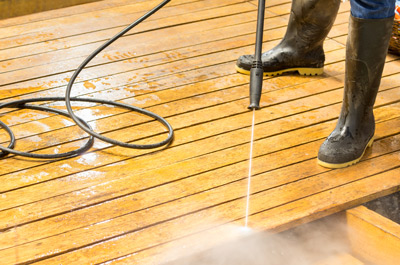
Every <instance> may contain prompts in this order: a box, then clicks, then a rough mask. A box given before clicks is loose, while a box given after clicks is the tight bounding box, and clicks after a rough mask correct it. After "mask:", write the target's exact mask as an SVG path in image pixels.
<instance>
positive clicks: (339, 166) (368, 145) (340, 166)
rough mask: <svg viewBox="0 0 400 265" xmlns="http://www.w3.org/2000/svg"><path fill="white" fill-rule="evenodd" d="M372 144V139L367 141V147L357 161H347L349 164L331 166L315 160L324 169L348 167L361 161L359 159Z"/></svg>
mask: <svg viewBox="0 0 400 265" xmlns="http://www.w3.org/2000/svg"><path fill="white" fill-rule="evenodd" d="M373 142H374V137H372V138H371V140H369V142H368V144H367V146H366V147H365V149H364V151H363V153H362V154H361V156H360V157H359V158H357V159H354V160H352V161H349V162H346V163H342V164H332V163H327V162H324V161H321V160H319V159H317V161H318V165H320V166H323V167H326V168H333V169H336V168H344V167H348V166H351V165H354V164H356V163H358V162H359V161H360V160H361V158H362V157H363V156H364V154H365V151H366V150H367V148H369V147H371V146H372V143H373Z"/></svg>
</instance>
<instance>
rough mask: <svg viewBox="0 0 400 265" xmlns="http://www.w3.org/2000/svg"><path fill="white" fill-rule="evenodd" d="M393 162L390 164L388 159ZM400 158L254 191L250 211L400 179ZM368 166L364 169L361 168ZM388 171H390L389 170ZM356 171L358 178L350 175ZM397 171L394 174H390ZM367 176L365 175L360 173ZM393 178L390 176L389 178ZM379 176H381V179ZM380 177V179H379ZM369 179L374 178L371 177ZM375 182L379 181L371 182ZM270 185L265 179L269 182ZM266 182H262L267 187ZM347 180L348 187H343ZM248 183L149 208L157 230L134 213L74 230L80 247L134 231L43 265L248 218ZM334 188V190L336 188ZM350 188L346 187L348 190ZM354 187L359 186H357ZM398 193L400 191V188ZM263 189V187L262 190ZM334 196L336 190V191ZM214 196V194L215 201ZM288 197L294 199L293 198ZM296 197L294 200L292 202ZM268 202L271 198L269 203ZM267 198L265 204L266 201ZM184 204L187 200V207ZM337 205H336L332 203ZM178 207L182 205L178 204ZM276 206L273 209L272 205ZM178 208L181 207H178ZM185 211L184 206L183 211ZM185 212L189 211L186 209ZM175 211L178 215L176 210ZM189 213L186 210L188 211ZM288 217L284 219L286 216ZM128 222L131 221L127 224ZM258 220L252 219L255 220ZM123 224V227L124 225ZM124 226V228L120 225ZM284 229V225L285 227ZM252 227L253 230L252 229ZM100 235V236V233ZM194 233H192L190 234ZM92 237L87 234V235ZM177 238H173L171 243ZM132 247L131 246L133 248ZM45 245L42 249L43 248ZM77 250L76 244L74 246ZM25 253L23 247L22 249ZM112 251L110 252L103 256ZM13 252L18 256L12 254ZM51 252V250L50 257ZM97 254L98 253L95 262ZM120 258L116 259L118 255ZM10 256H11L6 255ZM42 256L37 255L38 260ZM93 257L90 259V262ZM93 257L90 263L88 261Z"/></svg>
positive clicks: (51, 241) (56, 247) (59, 244)
mask: <svg viewBox="0 0 400 265" xmlns="http://www.w3.org/2000/svg"><path fill="white" fill-rule="evenodd" d="M388 158H389V159H388ZM396 159H398V152H397V153H395V154H391V155H388V156H387V157H381V158H380V159H377V160H376V161H377V162H378V161H379V162H378V163H376V164H374V163H370V164H366V163H361V164H358V165H359V166H355V167H350V168H347V169H346V170H345V171H347V172H346V173H348V174H346V177H342V178H340V177H339V176H343V174H342V173H343V171H342V172H340V171H338V170H337V171H329V172H326V173H325V174H321V175H318V176H317V177H316V178H306V179H304V180H301V181H298V182H296V183H290V184H287V185H285V186H282V187H278V188H277V189H276V194H275V193H274V192H272V191H271V190H269V191H268V192H261V193H260V192H258V191H257V190H253V191H252V192H254V194H253V196H252V205H251V210H250V212H251V213H252V214H253V213H258V212H260V211H262V209H268V208H270V207H271V208H272V209H276V206H273V205H279V204H284V205H286V204H287V201H288V200H289V201H296V199H295V198H296V197H297V198H304V197H305V196H307V194H308V193H309V192H311V194H318V193H320V192H321V191H320V189H322V191H323V190H326V189H332V188H333V187H336V186H337V185H339V186H337V187H338V188H337V189H340V186H341V185H344V184H346V183H349V182H352V180H353V181H354V180H357V179H359V178H364V175H363V174H364V172H368V174H369V176H373V175H374V174H375V172H379V171H380V170H383V172H385V171H387V170H390V168H393V167H394V168H395V169H394V171H395V172H396V174H398V171H399V169H398V168H397V169H396V166H394V165H393V161H395V160H396ZM360 165H362V166H360ZM377 165H379V167H382V168H380V169H378V168H377ZM385 167H387V168H386V169H384V168H385ZM350 172H353V173H350ZM388 172H391V171H388ZM360 173H361V174H360ZM383 174H387V173H383ZM377 176H379V175H377ZM377 178H378V177H377ZM367 179H368V178H367ZM371 179H373V177H371ZM263 180H265V179H263ZM263 180H261V181H260V182H261V183H263ZM344 180H345V182H343V181H344ZM308 182H315V184H313V185H309V184H306V183H308ZM360 182H361V183H362V182H363V181H362V180H361V181H360ZM245 183H246V181H245V180H244V181H242V183H240V182H239V183H235V184H236V185H235V186H237V188H234V189H232V187H230V186H223V187H222V188H223V189H226V191H223V193H221V191H218V189H217V190H215V189H214V190H212V191H210V192H203V193H199V194H196V195H194V196H191V197H185V198H183V199H181V200H178V201H176V202H174V203H172V202H171V203H168V204H166V205H160V207H153V208H150V209H147V211H145V213H143V214H148V216H151V217H152V218H161V219H162V220H170V221H168V222H162V223H161V224H160V223H158V222H157V221H156V220H154V222H155V223H157V225H155V226H150V227H148V228H144V229H139V227H135V226H136V225H135V224H134V223H135V222H132V220H141V221H140V223H142V222H143V221H145V220H149V219H148V218H144V215H143V216H142V215H140V212H136V213H134V216H124V217H121V218H118V219H113V220H110V221H108V222H103V223H99V224H96V225H93V226H91V227H89V228H87V229H82V230H80V229H78V230H74V231H71V233H70V234H63V235H62V238H63V239H66V238H74V239H75V240H74V242H75V243H76V242H77V240H78V238H82V240H84V242H86V243H88V241H87V235H89V234H90V235H93V234H95V235H96V236H100V237H101V238H102V239H104V234H99V233H101V232H106V231H107V230H106V229H101V228H100V227H108V229H109V230H108V231H109V232H110V230H113V231H117V233H118V231H121V230H122V231H129V233H124V234H122V235H118V237H117V238H118V240H113V238H110V240H108V241H103V242H99V241H95V242H93V244H94V245H92V244H90V245H89V246H88V247H86V248H83V249H78V250H76V251H71V252H70V251H68V253H66V254H65V255H62V256H57V257H55V258H53V259H48V260H47V259H46V260H44V261H43V262H42V263H44V264H51V262H53V263H54V262H57V263H63V262H65V261H67V260H68V261H69V262H76V261H78V260H79V262H81V263H82V264H86V263H87V262H89V259H90V262H102V261H105V260H104V258H107V257H109V256H113V255H115V254H117V255H124V254H129V253H131V252H130V251H132V250H134V249H145V248H148V247H150V246H152V245H153V246H154V245H157V244H159V243H162V242H168V241H169V240H171V239H173V238H179V237H180V236H183V235H187V234H188V233H193V232H195V231H197V232H200V231H202V230H204V229H209V228H212V227H213V226H215V225H216V224H218V223H220V224H222V222H226V221H227V220H236V219H237V218H242V217H243V214H244V210H245V209H244V206H245V203H244V202H245V198H244V195H245V192H246V190H245V188H246V185H245ZM257 183H258V182H256V183H255V185H254V187H255V188H256V187H260V188H261V187H265V186H264V183H263V184H262V185H257ZM395 183H396V185H399V183H400V182H399V179H398V178H396V179H395ZM331 185H333V186H331ZM344 186H346V185H344ZM352 186H359V185H355V184H352ZM396 188H397V189H398V187H396ZM261 189H263V188H261ZM287 189H290V190H292V189H294V190H293V191H295V190H296V191H298V192H292V193H290V194H288V193H286V192H285V190H287ZM331 192H332V190H331ZM209 194H214V195H213V196H211V195H209ZM221 194H224V195H225V196H228V195H229V196H239V197H238V199H236V200H234V201H231V200H229V199H228V197H225V196H224V198H221V196H220V195H221ZM286 196H289V197H290V199H289V198H288V197H286ZM292 196H294V197H293V198H292ZM267 197H268V198H269V199H267ZM261 198H263V199H261ZM207 200H210V201H212V202H213V203H212V204H211V205H214V206H213V207H211V208H210V207H206V208H205V209H204V210H203V211H195V212H193V213H192V214H190V215H183V216H181V217H179V218H178V220H175V219H169V218H168V217H164V215H165V214H171V213H172V212H173V213H178V212H179V211H180V210H182V209H183V208H186V207H189V206H191V205H193V204H199V203H200V204H202V203H204V205H210V203H207ZM219 200H223V202H224V203H223V204H219V203H218V201H219ZM184 201H186V202H185V203H184ZM329 203H330V204H331V202H329ZM175 204H176V205H175ZM270 204H272V205H270ZM177 205H180V206H179V207H177ZM183 206H184V207H183ZM164 207H166V208H167V209H168V210H165V212H164V211H158V209H159V208H164ZM182 207H183V208H182ZM172 209H173V210H172ZM183 211H184V209H183ZM301 214H304V212H301ZM281 216H282V215H281ZM124 218H126V220H123V219H124ZM252 218H253V217H252V216H251V218H250V220H252ZM119 221H120V222H119ZM116 222H118V223H116ZM280 224H282V222H280ZM121 225H127V226H129V227H130V228H128V229H123V228H121ZM250 227H252V226H250ZM94 231H96V232H94ZM155 231H158V232H157V235H155V234H154V233H155ZM189 231H190V232H189ZM85 233H87V235H85ZM155 237H156V238H158V240H155ZM171 237H172V238H171ZM128 242H129V244H128ZM40 243H41V244H40ZM72 243H73V242H70V243H68V242H67V241H66V240H60V239H58V237H55V238H46V239H44V240H43V241H41V242H40V241H39V242H33V243H32V244H34V246H35V248H34V247H32V246H31V245H30V244H27V245H24V246H23V251H22V249H21V253H23V255H24V256H23V255H22V254H21V255H19V257H18V258H19V262H22V261H24V260H25V259H29V258H28V256H31V255H33V257H34V256H35V254H30V253H32V252H33V253H38V254H39V253H44V251H45V250H44V249H41V247H42V246H43V247H44V248H45V249H46V248H48V246H52V247H51V249H52V250H53V251H51V253H53V254H54V253H63V248H65V247H66V246H67V245H71V244H72ZM71 246H72V245H71ZM21 248H22V247H21ZM105 249H107V251H102V250H105ZM11 251H12V252H11ZM48 251H50V250H49V249H48V250H47V252H48ZM11 253H15V250H5V251H2V255H1V256H3V257H7V259H9V257H10V256H12V254H11ZM91 253H92V254H91ZM94 253H97V254H96V255H95V256H96V257H93V256H94V255H93V254H94ZM114 253H115V254H114ZM6 254H7V255H6ZM38 254H36V256H37V255H38ZM89 257H90V258H89ZM88 258H89V259H88Z"/></svg>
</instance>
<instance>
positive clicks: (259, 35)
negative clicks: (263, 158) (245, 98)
mask: <svg viewBox="0 0 400 265" xmlns="http://www.w3.org/2000/svg"><path fill="white" fill-rule="evenodd" d="M264 12H265V0H259V1H258V15H257V32H256V45H255V46H256V47H255V53H254V60H253V64H252V65H251V69H250V105H249V106H248V109H250V110H253V121H252V125H251V139H250V158H249V176H248V182H247V199H246V215H245V216H246V217H245V227H246V228H247V224H248V217H249V202H250V183H251V167H252V158H253V140H254V123H255V122H254V121H255V111H256V110H258V109H260V99H261V90H262V82H263V74H264V71H263V66H262V61H261V52H262V42H263V33H264Z"/></svg>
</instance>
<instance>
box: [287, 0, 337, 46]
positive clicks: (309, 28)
mask: <svg viewBox="0 0 400 265" xmlns="http://www.w3.org/2000/svg"><path fill="white" fill-rule="evenodd" d="M339 6H340V0H293V2H292V7H291V12H290V18H289V24H288V28H287V31H286V34H285V37H284V40H285V41H290V40H292V41H294V42H296V43H297V45H299V49H306V50H310V49H313V48H315V47H322V44H323V42H324V40H325V38H326V36H327V35H328V33H329V31H330V29H331V28H332V26H333V23H334V22H335V19H336V16H337V13H338V10H339Z"/></svg>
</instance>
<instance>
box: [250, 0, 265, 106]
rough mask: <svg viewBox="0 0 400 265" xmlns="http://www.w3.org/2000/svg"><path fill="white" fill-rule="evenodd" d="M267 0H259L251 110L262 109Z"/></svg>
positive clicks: (252, 74) (251, 81)
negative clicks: (263, 44) (262, 55)
mask: <svg viewBox="0 0 400 265" xmlns="http://www.w3.org/2000/svg"><path fill="white" fill-rule="evenodd" d="M264 12H265V0H259V1H258V15H257V32H256V48H255V53H254V60H253V64H252V65H251V69H250V105H249V106H248V107H247V108H248V109H251V110H254V109H256V110H258V109H260V99H261V90H262V83H263V66H262V61H261V50H262V42H263V33H264Z"/></svg>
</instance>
